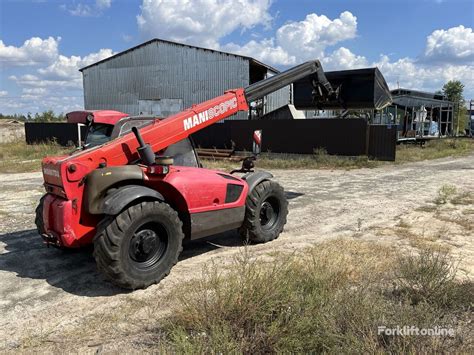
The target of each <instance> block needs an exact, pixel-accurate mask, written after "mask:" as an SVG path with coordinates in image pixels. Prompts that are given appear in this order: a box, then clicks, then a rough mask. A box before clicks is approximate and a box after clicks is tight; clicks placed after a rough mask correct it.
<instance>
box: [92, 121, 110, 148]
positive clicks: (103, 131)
mask: <svg viewBox="0 0 474 355" xmlns="http://www.w3.org/2000/svg"><path fill="white" fill-rule="evenodd" d="M113 128H114V126H112V125H109V124H92V126H90V127H89V132H88V133H87V137H86V143H85V146H86V147H87V148H91V147H95V146H98V145H101V144H104V143H107V142H108V141H110V135H111V134H112V130H113Z"/></svg>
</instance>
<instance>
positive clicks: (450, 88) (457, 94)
mask: <svg viewBox="0 0 474 355" xmlns="http://www.w3.org/2000/svg"><path fill="white" fill-rule="evenodd" d="M463 93H464V84H463V83H462V82H461V81H459V80H450V81H448V82H447V83H446V84H444V85H443V94H444V95H446V96H447V97H448V99H449V100H450V101H452V102H454V129H455V131H456V132H457V133H463V130H464V128H465V127H466V124H467V109H466V107H465V103H466V102H465V100H464V96H463Z"/></svg>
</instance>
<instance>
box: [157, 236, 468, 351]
mask: <svg viewBox="0 0 474 355" xmlns="http://www.w3.org/2000/svg"><path fill="white" fill-rule="evenodd" d="M454 273H455V267H454V266H453V264H452V262H451V261H450V260H449V259H448V258H447V257H446V256H445V255H443V254H434V253H431V254H420V255H419V256H410V257H407V258H397V257H395V256H394V254H393V252H392V251H391V250H389V249H387V248H384V247H380V246H374V245H373V244H368V243H362V242H357V243H356V242H347V241H336V242H331V243H326V244H323V245H318V246H315V247H314V248H311V249H309V250H307V251H305V252H304V253H301V254H294V255H289V256H288V255H280V256H278V257H276V258H275V259H262V258H253V257H252V256H251V255H250V253H249V251H248V250H246V251H245V252H244V253H243V254H241V255H239V256H238V257H237V258H236V259H235V260H234V261H233V263H232V264H231V265H230V268H229V269H228V270H222V267H220V268H218V267H217V266H215V265H214V266H211V267H210V268H208V269H207V270H205V272H204V276H203V279H202V280H200V281H198V282H194V283H191V284H188V285H187V286H186V287H185V288H183V289H180V290H177V292H176V294H175V295H174V297H176V299H177V302H176V308H175V309H174V312H173V316H172V317H171V318H169V319H168V321H167V322H166V323H165V324H164V325H163V327H162V328H160V331H161V332H163V333H164V336H165V339H167V341H168V342H169V343H168V347H169V350H170V351H172V352H178V353H181V352H187V353H191V352H211V353H216V352H223V353H227V352H239V353H268V352H335V353H339V352H344V353H347V352H350V353H362V352H371V353H373V352H432V351H438V352H440V351H441V352H442V351H453V350H456V351H466V350H467V345H466V344H464V343H463V341H465V337H466V334H465V332H464V328H462V327H461V328H459V327H460V326H459V324H458V323H459V319H464V318H466V317H468V316H469V315H470V307H471V306H472V305H469V302H472V296H469V294H468V293H467V291H469V290H472V284H471V283H464V284H458V283H456V281H455V280H454V276H453V275H454ZM459 285H463V286H462V287H461V286H459ZM414 300H416V302H414ZM460 300H463V301H460ZM440 309H443V310H445V311H444V312H440V311H439V310H440ZM463 317H464V318H463ZM405 325H407V326H412V325H414V326H418V327H420V328H433V327H435V326H443V327H457V337H456V338H448V339H446V338H440V337H417V336H385V335H381V334H378V332H377V330H378V327H379V326H387V327H389V328H390V327H396V326H400V327H403V326H405Z"/></svg>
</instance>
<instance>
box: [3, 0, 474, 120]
mask: <svg viewBox="0 0 474 355" xmlns="http://www.w3.org/2000/svg"><path fill="white" fill-rule="evenodd" d="M0 15H1V22H0V26H1V27H0V40H1V42H0V65H1V68H0V75H1V78H0V79H1V81H0V112H2V113H15V112H17V113H26V112H33V113H34V112H37V111H43V110H46V109H53V110H54V111H56V112H67V111H69V110H72V109H78V108H81V107H82V104H83V99H82V79H81V75H80V73H79V72H78V71H77V70H78V69H79V68H80V67H82V66H84V65H87V64H90V63H92V62H94V61H97V60H100V59H102V58H105V57H107V56H110V55H112V54H113V53H116V52H120V51H122V50H125V49H127V48H130V47H132V46H134V45H136V44H139V43H141V42H143V41H145V40H148V39H150V38H153V37H160V38H164V39H171V40H176V41H181V42H186V43H189V44H195V45H200V46H204V47H211V48H214V49H221V50H225V51H231V52H237V53H242V54H245V55H250V56H252V57H256V58H257V59H260V60H262V61H264V62H266V63H268V64H271V65H273V66H275V67H278V68H281V69H284V68H286V67H289V66H292V65H295V64H297V63H299V62H302V61H304V60H307V59H311V58H319V59H321V61H322V63H323V66H324V67H325V68H326V69H331V70H334V69H347V68H356V67H371V66H378V67H379V68H380V69H381V71H382V73H383V74H384V75H385V77H386V79H387V81H388V82H389V85H390V86H391V87H392V88H394V87H396V86H398V85H400V86H401V87H408V88H415V89H422V90H428V91H429V90H432V91H433V90H437V89H439V88H441V86H442V85H443V83H444V82H446V81H447V80H450V79H460V80H462V81H463V82H464V84H465V85H466V97H467V98H474V33H473V30H472V27H473V26H474V2H473V1H464V0H450V1H448V0H444V1H442V0H418V1H415V0H412V1H407V0H399V1H394V0H360V1H350V0H338V1H337V0H303V1H289V0H274V1H269V0H240V1H235V0H196V1H192V0H166V1H165V0H143V1H135V0H76V1H61V0H36V1H34V0H31V1H27V0H16V1H14V0H1V2H0Z"/></svg>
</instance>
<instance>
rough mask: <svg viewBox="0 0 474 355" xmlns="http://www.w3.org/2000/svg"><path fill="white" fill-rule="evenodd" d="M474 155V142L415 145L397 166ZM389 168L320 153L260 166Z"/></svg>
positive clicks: (215, 164)
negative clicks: (422, 146)
mask: <svg viewBox="0 0 474 355" xmlns="http://www.w3.org/2000/svg"><path fill="white" fill-rule="evenodd" d="M473 152H474V140H472V139H471V140H468V139H440V140H433V141H428V142H427V143H426V144H425V146H424V148H421V147H420V146H415V145H399V146H397V155H396V160H395V163H396V164H403V163H408V162H416V161H422V160H430V159H438V158H445V157H448V156H452V157H457V156H464V155H468V154H470V153H473ZM201 160H202V162H203V165H204V166H205V167H206V168H210V169H219V170H226V171H230V170H232V169H236V168H238V167H240V163H238V162H229V161H222V160H213V159H201ZM384 164H389V163H387V162H381V161H375V160H369V159H368V158H367V157H366V156H358V157H344V156H336V155H329V154H327V153H326V152H325V151H324V150H321V149H318V150H316V151H315V153H314V154H312V155H301V154H276V153H262V154H261V155H260V157H259V158H258V160H257V162H256V166H257V167H258V168H260V169H346V170H348V169H360V168H375V167H378V166H382V165H384Z"/></svg>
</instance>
